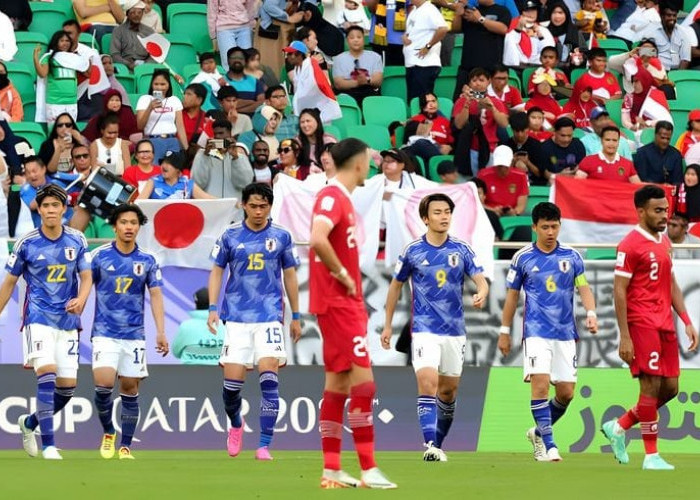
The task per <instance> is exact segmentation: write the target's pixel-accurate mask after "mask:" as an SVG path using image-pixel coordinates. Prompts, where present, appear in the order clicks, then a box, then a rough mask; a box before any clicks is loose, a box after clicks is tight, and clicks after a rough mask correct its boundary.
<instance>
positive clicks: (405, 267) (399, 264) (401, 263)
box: [394, 250, 413, 283]
mask: <svg viewBox="0 0 700 500" xmlns="http://www.w3.org/2000/svg"><path fill="white" fill-rule="evenodd" d="M412 271H413V269H412V267H411V258H410V256H409V255H408V250H404V252H403V253H402V254H401V255H399V259H398V260H397V261H396V266H395V267H394V279H395V280H396V281H400V282H401V283H403V282H405V281H406V280H407V279H408V278H409V277H410V276H411V272H412Z"/></svg>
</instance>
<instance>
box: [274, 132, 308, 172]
mask: <svg viewBox="0 0 700 500" xmlns="http://www.w3.org/2000/svg"><path fill="white" fill-rule="evenodd" d="M277 153H278V154H279V159H278V162H277V169H278V170H279V171H280V172H281V173H284V174H286V175H288V176H290V177H293V178H295V179H299V180H300V181H303V180H304V179H306V178H307V177H308V175H309V166H308V165H302V164H301V160H302V157H301V146H300V145H299V143H298V142H297V141H296V140H294V139H284V140H282V141H280V145H279V147H278V148H277Z"/></svg>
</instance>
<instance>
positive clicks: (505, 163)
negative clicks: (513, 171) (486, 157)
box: [493, 145, 513, 167]
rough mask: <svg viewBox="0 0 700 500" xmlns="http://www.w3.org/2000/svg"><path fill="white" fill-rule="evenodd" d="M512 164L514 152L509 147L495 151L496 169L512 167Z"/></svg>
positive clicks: (498, 147) (500, 147) (498, 148)
mask: <svg viewBox="0 0 700 500" xmlns="http://www.w3.org/2000/svg"><path fill="white" fill-rule="evenodd" d="M511 163H513V150H512V149H510V148H509V147H508V146H504V145H501V146H497V147H496V149H494V150H493V166H494V167H510V165H511Z"/></svg>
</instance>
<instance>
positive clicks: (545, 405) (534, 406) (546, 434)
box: [530, 399, 557, 450]
mask: <svg viewBox="0 0 700 500" xmlns="http://www.w3.org/2000/svg"><path fill="white" fill-rule="evenodd" d="M530 411H531V412H532V417H533V418H534V419H535V423H536V424H537V430H538V431H539V434H540V436H542V441H544V445H545V447H546V448H547V449H548V450H549V449H550V448H555V447H556V446H557V445H556V444H554V438H553V437H552V413H551V412H550V411H549V402H548V401H547V400H546V399H531V400H530Z"/></svg>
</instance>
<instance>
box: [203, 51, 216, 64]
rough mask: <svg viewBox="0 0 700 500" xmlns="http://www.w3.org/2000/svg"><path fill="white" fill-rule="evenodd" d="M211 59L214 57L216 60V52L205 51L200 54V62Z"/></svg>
mask: <svg viewBox="0 0 700 500" xmlns="http://www.w3.org/2000/svg"><path fill="white" fill-rule="evenodd" d="M211 59H214V60H215V61H216V56H215V55H214V53H213V52H204V53H203V54H202V55H200V56H199V64H202V63H203V62H204V61H209V60H211Z"/></svg>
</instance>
